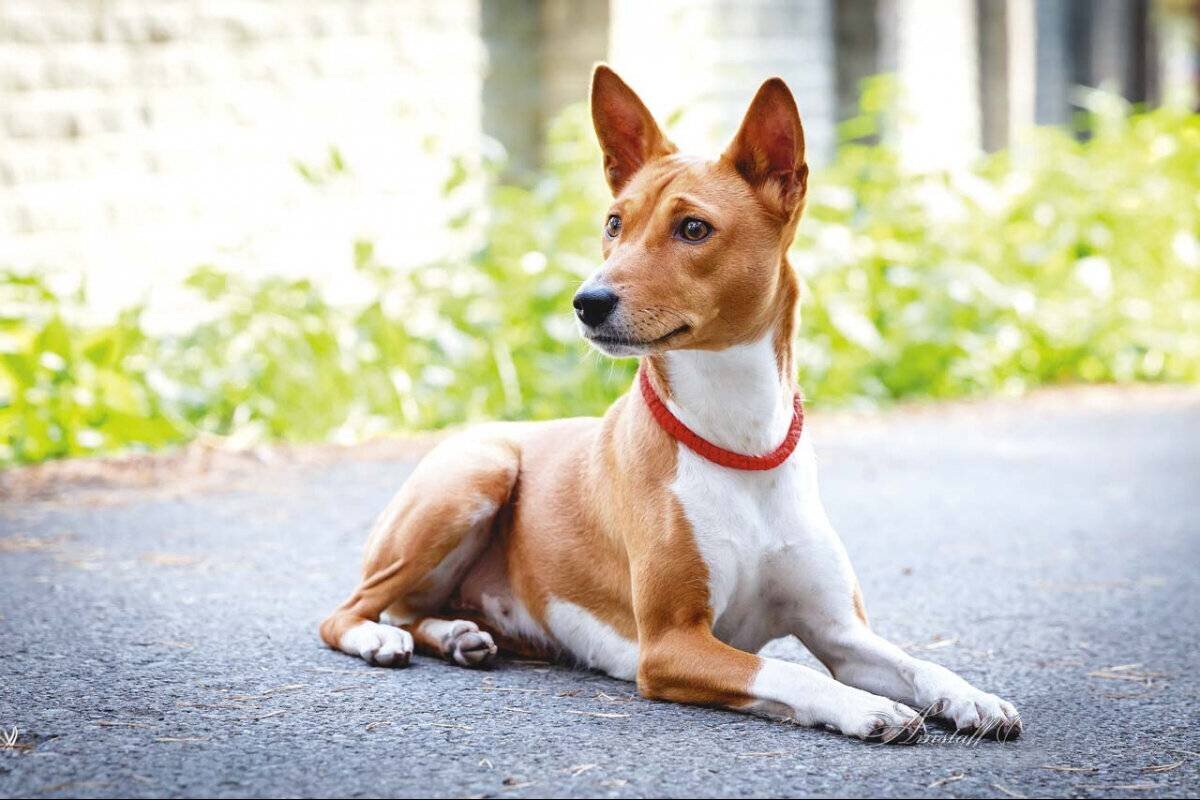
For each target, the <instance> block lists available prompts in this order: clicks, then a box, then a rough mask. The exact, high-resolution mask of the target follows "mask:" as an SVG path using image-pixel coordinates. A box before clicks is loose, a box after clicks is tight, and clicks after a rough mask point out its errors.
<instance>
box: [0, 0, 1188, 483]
mask: <svg viewBox="0 0 1200 800" xmlns="http://www.w3.org/2000/svg"><path fill="white" fill-rule="evenodd" d="M1198 32H1200V3H1197V2H1192V1H1191V0H1093V1H1091V2H1088V1H1087V0H842V1H841V2H835V1H834V0H793V1H792V2H785V1H783V0H742V1H741V2H736V3H735V2H727V1H721V0H691V2H687V3H684V2H675V1H674V0H671V1H669V2H658V3H634V2H631V0H608V1H607V2H606V1H605V0H482V1H481V0H440V1H437V2H435V0H303V1H302V2H301V1H295V2H283V0H204V1H203V2H202V1H201V0H0V464H13V463H23V462H31V461H39V460H43V459H47V458H53V457H61V456H72V455H87V454H93V453H101V452H113V451H121V450H126V449H130V448H133V449H144V448H154V447H160V446H163V445H168V444H173V443H179V442H185V441H188V440H191V439H194V438H197V437H207V436H220V437H230V441H232V442H233V443H234V444H244V443H254V442H259V441H268V440H276V439H295V440H329V439H332V440H334V441H341V442H351V441H356V440H359V439H361V438H363V437H366V436H371V435H375V434H379V433H384V432H391V431H397V430H421V429H427V428H433V427H439V426H443V425H447V424H457V423H460V422H465V421H472V420H477V419H485V418H524V417H547V416H558V415H570V414H585V413H599V412H600V411H602V410H603V409H604V408H605V406H606V405H607V404H608V403H609V402H611V400H612V399H613V398H614V397H615V396H616V395H617V394H619V393H620V392H621V391H623V390H624V388H625V387H626V386H627V384H628V380H629V377H630V375H631V374H632V372H631V370H632V366H633V365H631V364H628V363H616V364H613V363H608V362H604V361H601V360H599V359H597V358H594V357H588V356H587V354H586V353H587V351H586V348H585V347H584V346H583V345H582V343H580V342H579V341H578V338H577V336H576V334H575V332H574V327H573V319H572V317H571V313H570V304H569V297H570V295H571V293H572V292H573V291H574V289H575V288H576V286H577V285H578V282H579V281H580V280H581V279H582V278H583V277H584V276H586V275H587V274H588V273H589V272H591V271H592V270H593V269H594V268H595V267H596V265H597V263H598V259H599V235H600V234H599V231H600V226H601V223H602V216H603V215H602V212H603V208H604V206H605V204H606V201H607V196H606V192H605V190H604V187H603V184H602V181H601V173H600V167H599V153H598V150H597V148H596V146H595V143H594V140H593V134H592V132H591V130H590V123H589V121H588V118H587V115H586V109H585V108H584V107H583V106H582V105H581V103H582V101H584V100H585V99H586V93H587V84H588V76H589V73H590V69H591V66H592V64H593V63H594V62H596V61H598V60H606V61H608V62H610V63H612V64H613V65H614V66H615V67H616V68H617V70H618V71H620V72H621V73H622V75H623V76H624V77H625V78H626V80H627V81H628V82H629V83H630V84H631V85H632V86H633V87H634V88H635V89H636V90H637V91H638V92H639V93H641V95H642V96H643V98H644V99H645V100H646V101H647V103H648V105H649V106H650V108H651V109H652V110H653V111H654V112H655V113H656V114H657V115H658V116H659V118H660V120H662V121H664V123H665V127H666V128H667V130H668V132H669V134H670V135H671V136H672V138H674V139H675V140H676V142H677V143H678V144H680V145H681V147H682V148H683V149H685V150H693V151H697V152H701V153H709V154H715V153H716V152H719V149H720V148H722V147H723V145H724V143H725V142H726V141H727V140H728V139H729V138H730V137H731V136H732V134H733V132H734V130H735V128H736V126H737V123H738V121H739V120H740V118H741V115H742V113H743V112H744V110H745V107H746V105H747V104H748V102H749V99H750V97H751V96H752V95H753V93H754V90H755V89H756V88H757V86H758V84H759V83H760V82H761V81H762V80H763V79H764V78H766V77H769V76H771V75H780V76H782V77H784V78H785V79H786V80H787V82H788V83H789V85H790V86H791V87H792V90H793V91H794V93H795V94H796V98H797V101H798V104H799V107H800V111H801V115H802V117H803V119H804V124H805V128H806V133H807V140H808V147H809V159H810V162H811V164H812V165H813V168H814V177H813V179H812V180H811V182H810V187H811V193H810V200H809V210H808V212H807V214H806V218H805V221H804V222H803V223H802V224H801V228H800V235H799V238H798V240H797V244H796V247H795V249H794V252H793V262H794V264H795V265H796V267H797V269H798V271H799V272H800V274H801V276H802V277H803V279H804V281H805V285H806V292H805V299H804V305H803V309H802V314H803V320H802V325H801V329H800V332H799V345H800V349H799V351H798V354H799V360H800V365H799V369H800V375H799V378H800V381H801V384H802V385H803V386H804V388H805V390H806V392H807V394H808V395H809V397H810V400H811V402H812V403H814V404H816V405H818V406H820V405H823V404H824V405H837V404H842V405H852V406H878V405H881V404H888V403H891V402H893V401H895V400H899V399H907V398H944V397H958V396H973V395H978V394H987V393H998V392H1001V393H1020V392H1023V391H1025V390H1027V389H1029V388H1030V387H1034V386H1037V385H1041V384H1047V383H1073V382H1129V381H1173V382H1194V381H1196V380H1197V379H1198V378H1200V121H1198V120H1200V117H1198V116H1197V114H1196V109H1197V98H1198V94H1200V56H1198V53H1200V50H1198V41H1200V39H1198Z"/></svg>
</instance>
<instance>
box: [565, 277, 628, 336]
mask: <svg viewBox="0 0 1200 800" xmlns="http://www.w3.org/2000/svg"><path fill="white" fill-rule="evenodd" d="M572 305H574V306H575V316H577V317H579V319H580V320H581V321H582V322H583V324H584V325H588V326H591V327H593V328H594V327H596V326H597V325H600V324H602V323H603V322H604V320H606V319H608V317H609V315H610V314H612V311H613V309H614V308H616V307H617V294H616V292H614V291H613V290H612V289H609V288H607V287H604V286H596V287H593V288H591V289H581V290H580V291H579V292H578V293H577V294H576V295H575V301H574V303H572Z"/></svg>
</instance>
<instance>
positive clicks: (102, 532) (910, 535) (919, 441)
mask: <svg viewBox="0 0 1200 800" xmlns="http://www.w3.org/2000/svg"><path fill="white" fill-rule="evenodd" d="M809 424H810V429H811V430H812V431H813V433H814V435H815V436H816V437H817V439H816V444H817V450H818V454H819V458H820V459H821V462H822V471H823V472H822V475H823V489H824V496H825V501H826V505H827V507H828V509H829V512H830V515H831V517H832V518H833V521H834V523H835V524H836V525H837V526H838V528H839V530H840V531H841V533H842V536H843V538H844V539H845V541H846V544H847V547H848V549H849V550H850V554H851V557H852V558H853V560H854V563H855V565H856V567H857V570H858V574H859V577H860V580H861V582H862V586H863V589H864V593H865V595H866V599H867V606H868V610H869V612H870V614H871V617H872V622H873V624H874V626H875V628H876V629H877V630H878V631H880V632H881V633H883V634H884V635H886V636H888V637H890V638H892V639H893V640H895V641H897V642H899V643H903V644H905V645H907V646H908V647H910V648H912V649H913V650H914V652H919V653H921V654H923V655H925V656H926V657H929V658H932V659H934V660H937V661H939V662H941V663H943V664H945V665H947V666H949V667H951V668H953V669H955V670H958V671H959V672H960V673H961V674H963V675H964V676H965V677H967V678H968V680H971V681H973V682H975V683H976V684H977V685H979V686H980V687H982V688H986V689H988V690H990V691H994V692H996V693H998V694H1000V695H1002V696H1003V697H1006V698H1008V699H1009V700H1012V701H1013V702H1014V703H1015V704H1016V705H1017V707H1018V708H1019V709H1020V710H1021V711H1022V713H1023V716H1024V719H1025V724H1026V734H1025V736H1024V737H1023V738H1022V739H1021V740H1019V741H1016V742H1009V743H1004V744H1001V743H996V742H982V743H978V744H976V745H974V746H968V745H964V744H962V743H946V742H942V743H934V742H927V743H925V744H923V745H920V746H917V747H909V748H897V747H882V746H872V745H868V744H864V743H862V742H857V741H853V740H849V739H845V738H842V737H839V736H836V735H833V734H830V733H826V732H823V731H817V730H810V729H805V728H800V727H797V726H794V725H789V724H784V723H778V722H772V721H769V720H762V719H757V718H753V717H746V716H742V715H738V714H734V713H729V712H723V711H716V710H709V709H701V708H687V707H681V706H675V705H669V704H665V703H658V702H649V701H645V700H640V699H637V698H635V697H633V696H632V695H631V692H632V691H633V687H632V686H631V685H629V684H624V683H621V682H618V681H614V680H610V679H608V678H605V677H602V676H599V675H595V674H591V673H586V672H578V671H572V670H570V669H567V668H564V667H560V666H551V665H545V664H539V663H514V662H512V661H507V662H505V663H503V664H502V665H501V666H500V667H499V668H498V669H495V670H493V671H491V672H472V671H468V670H464V669H460V668H457V667H453V666H449V665H446V664H443V663H441V662H438V661H434V660H431V659H427V658H417V659H416V660H415V661H414V664H413V666H412V667H410V668H409V669H406V670H385V669H377V668H371V667H368V666H366V665H365V664H363V663H362V662H360V661H357V660H354V659H351V658H350V657H348V656H344V655H341V654H338V653H334V652H331V651H328V650H326V649H324V648H323V647H322V646H321V645H320V643H319V641H318V640H317V637H316V625H317V623H318V622H319V621H320V619H321V618H322V616H323V614H324V613H326V612H327V611H328V610H329V609H330V608H331V607H332V606H333V605H335V604H336V603H337V602H339V601H340V600H341V599H342V598H343V596H344V595H345V594H346V593H347V592H348V590H349V589H350V588H351V587H352V584H353V581H354V579H355V577H356V573H357V569H358V556H359V552H360V548H361V545H362V542H363V539H364V536H365V532H366V529H367V527H368V525H369V524H370V522H371V520H372V518H373V517H374V515H375V514H376V513H377V512H378V511H379V510H380V508H381V507H382V506H383V504H384V502H385V501H386V500H387V498H388V497H389V496H390V494H391V493H392V492H393V491H394V490H395V488H396V487H397V486H398V485H399V484H400V482H401V481H403V480H404V477H405V475H406V474H407V473H408V471H409V469H410V468H411V461H410V460H409V459H405V458H391V459H389V458H381V457H378V456H375V457H371V458H360V457H357V456H356V455H355V452H354V451H350V452H348V453H346V454H344V457H342V458H338V459H333V460H328V459H326V460H321V461H319V462H317V463H306V464H296V463H291V462H289V461H286V460H285V461H283V462H281V463H277V464H264V465H263V466H261V467H259V468H257V469H252V470H242V471H239V472H237V473H231V474H230V475H229V476H227V477H225V478H222V477H221V476H219V475H218V476H217V478H218V479H217V480H210V481H208V482H207V483H206V484H205V486H204V487H199V488H197V487H194V486H193V487H188V486H183V487H180V488H178V489H176V490H164V489H163V488H162V487H156V488H154V489H113V490H111V491H107V490H104V489H103V486H101V487H100V488H99V489H98V488H97V486H96V485H95V483H94V482H92V483H88V484H81V485H80V486H79V487H77V488H68V489H65V490H63V491H61V492H60V493H59V494H58V495H57V496H56V497H53V498H50V499H40V500H32V499H24V500H17V499H14V498H13V497H11V496H10V497H9V498H8V499H4V500H3V501H0V503H2V505H0V726H3V727H4V728H5V729H6V730H8V731H11V730H12V729H13V728H14V726H15V728H16V731H17V735H16V739H15V741H12V742H8V744H9V745H11V746H7V747H6V746H5V742H6V741H8V740H6V739H0V795H3V796H6V797H16V796H26V795H34V796H38V797H66V796H89V797H90V796H94V797H110V796H145V797H157V796H162V795H169V796H191V797H200V796H230V797H232V796H371V795H384V796H427V795H430V796H437V797H440V796H499V797H506V796H512V797H538V796H612V797H634V796H644V795H670V796H691V795H695V796H718V795H737V796H744V795H753V796H795V795H818V796H863V797H893V796H895V797H902V796H930V797H953V796H971V797H974V796H1014V797H1019V796H1029V797H1034V796H1070V797H1092V796H1113V795H1117V796H1130V797H1182V796H1185V795H1189V794H1190V795H1195V794H1196V793H1197V791H1200V778H1198V772H1200V715H1198V713H1197V711H1198V709H1200V698H1198V697H1197V688H1198V686H1200V681H1198V680H1197V677H1196V671H1197V667H1198V666H1200V659H1198V658H1197V653H1198V651H1197V645H1198V639H1200V637H1198V634H1197V625H1198V623H1200V614H1198V611H1200V578H1198V577H1197V574H1196V573H1197V568H1198V567H1200V536H1198V534H1200V394H1188V393H1186V392H1182V391H1179V390H1157V391H1155V390H1138V391H1134V392H1128V393H1125V392H1116V391H1102V392H1095V393H1093V392H1067V393H1051V394H1048V395H1041V396H1039V397H1035V398H1034V399H1033V400H1025V401H999V402H989V403H986V404H980V405H967V406H951V407H945V408H933V409H918V410H915V411H914V410H911V409H906V410H901V411H897V412H891V413H889V414H886V415H884V416H883V417H881V418H878V419H873V418H867V417H862V418H858V417H847V416H843V415H822V414H821V413H820V412H819V410H818V411H815V412H813V413H812V414H811V416H810V423H809ZM60 488H61V487H60ZM769 649H770V650H772V651H773V652H774V653H775V654H778V655H783V656H785V657H790V658H795V659H798V660H804V661H810V659H809V658H808V657H807V656H806V655H805V654H804V653H803V652H802V650H801V648H800V647H799V646H798V645H797V644H796V643H794V642H786V641H784V642H777V643H773V644H772V645H770V646H769ZM1047 766H1052V767H1069V768H1072V769H1073V770H1074V771H1065V770H1063V769H1047V768H1046V767H1047ZM1156 767H1157V769H1156Z"/></svg>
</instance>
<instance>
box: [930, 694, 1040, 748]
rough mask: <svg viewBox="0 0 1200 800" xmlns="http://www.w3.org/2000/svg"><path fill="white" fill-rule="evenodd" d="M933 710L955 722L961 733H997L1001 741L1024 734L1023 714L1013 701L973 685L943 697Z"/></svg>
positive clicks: (931, 709) (987, 734) (996, 735)
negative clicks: (1022, 730)
mask: <svg viewBox="0 0 1200 800" xmlns="http://www.w3.org/2000/svg"><path fill="white" fill-rule="evenodd" d="M930 712H931V714H934V715H937V716H940V717H942V718H944V719H947V720H949V721H950V722H953V723H954V727H955V728H956V729H957V730H958V731H959V732H960V733H972V734H976V735H982V736H994V737H995V738H997V739H999V740H1000V741H1005V740H1008V739H1015V738H1016V737H1018V736H1020V735H1021V729H1022V724H1021V715H1020V714H1019V713H1018V712H1017V709H1016V708H1014V707H1013V704H1012V703H1010V702H1008V701H1007V700H1001V699H1000V698H999V697H997V696H996V695H994V694H988V693H987V692H981V691H979V690H978V689H976V688H974V687H972V686H967V687H966V688H965V689H960V690H958V691H955V692H952V693H949V694H947V695H946V696H944V697H942V698H941V699H940V700H938V701H937V702H935V703H934V704H933V705H932V706H931V708H930Z"/></svg>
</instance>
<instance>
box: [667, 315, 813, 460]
mask: <svg viewBox="0 0 1200 800" xmlns="http://www.w3.org/2000/svg"><path fill="white" fill-rule="evenodd" d="M780 347H785V348H788V350H789V351H790V347H791V343H790V337H782V336H779V335H777V332H776V331H774V330H770V331H768V332H767V333H766V335H764V336H763V337H762V338H761V339H758V340H757V341H754V342H750V343H749V344H740V345H734V346H732V347H728V348H726V349H724V350H715V351H714V350H671V351H669V352H667V353H664V354H663V355H662V356H659V357H657V358H659V359H660V360H659V361H658V363H657V364H656V365H655V366H656V367H657V369H655V373H656V375H657V377H658V379H659V380H660V381H662V382H664V383H665V384H666V392H664V393H663V394H664V396H663V400H664V401H665V402H666V404H667V407H668V408H669V409H670V410H671V412H672V413H673V414H675V416H677V417H678V418H679V419H680V420H681V421H682V422H683V423H684V424H685V425H687V426H688V427H689V428H691V429H692V430H693V431H695V432H696V433H697V434H699V435H700V436H702V437H704V438H705V439H707V440H708V441H710V442H712V443H713V444H716V445H718V446H720V447H723V448H725V449H728V450H733V451H735V452H738V453H743V454H746V455H757V454H761V453H766V452H770V451H771V450H772V449H774V448H775V447H777V446H778V445H779V443H780V442H781V441H782V440H783V438H784V437H785V436H786V435H787V430H788V426H789V425H791V422H792V416H793V413H794V409H793V405H792V398H793V395H794V393H795V385H794V383H793V382H792V378H791V363H792V361H791V357H790V352H788V353H782V354H781V353H780V352H779V348H780Z"/></svg>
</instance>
